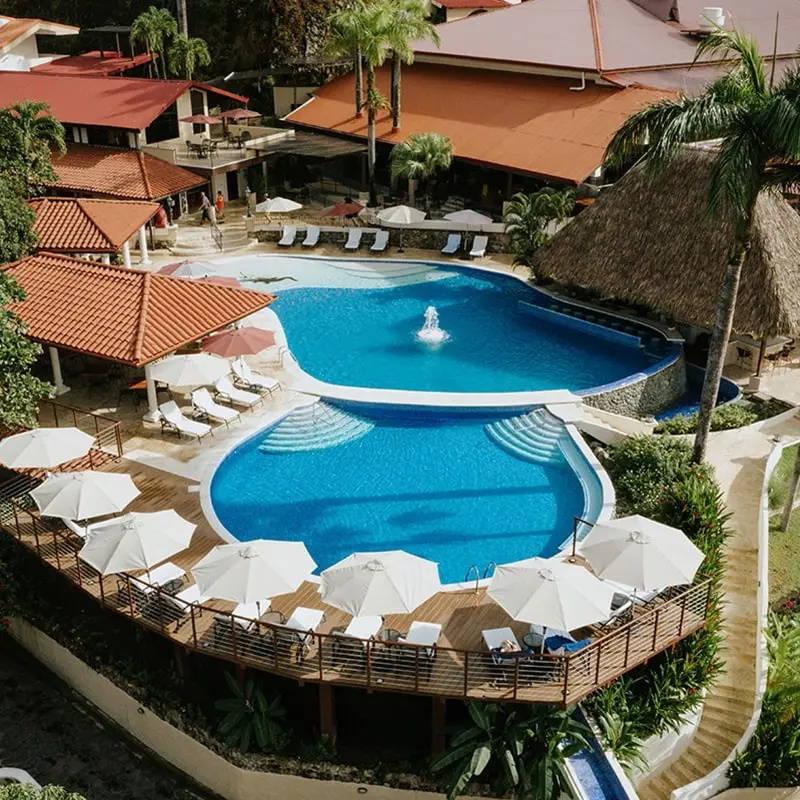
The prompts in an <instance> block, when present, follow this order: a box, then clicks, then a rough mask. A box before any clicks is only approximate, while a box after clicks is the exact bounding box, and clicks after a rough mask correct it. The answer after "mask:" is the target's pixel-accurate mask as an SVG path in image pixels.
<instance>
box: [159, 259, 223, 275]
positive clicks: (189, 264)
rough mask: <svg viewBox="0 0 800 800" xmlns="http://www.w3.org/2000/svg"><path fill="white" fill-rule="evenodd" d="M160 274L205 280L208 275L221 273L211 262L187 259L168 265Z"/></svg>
mask: <svg viewBox="0 0 800 800" xmlns="http://www.w3.org/2000/svg"><path fill="white" fill-rule="evenodd" d="M158 272H159V274H160V275H172V276H173V277H174V278H204V277H206V276H207V275H215V274H216V273H217V272H219V268H218V267H217V265H216V264H213V263H212V262H211V261H201V260H199V259H194V258H187V259H185V260H183V261H178V262H177V263H175V264H168V265H167V266H166V267H162V268H161V269H160V270H158Z"/></svg>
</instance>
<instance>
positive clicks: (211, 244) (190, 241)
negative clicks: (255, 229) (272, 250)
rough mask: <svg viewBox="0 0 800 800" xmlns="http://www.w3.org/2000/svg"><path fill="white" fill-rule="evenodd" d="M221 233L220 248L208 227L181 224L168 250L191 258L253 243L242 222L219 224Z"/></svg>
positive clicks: (236, 249)
mask: <svg viewBox="0 0 800 800" xmlns="http://www.w3.org/2000/svg"><path fill="white" fill-rule="evenodd" d="M219 230H220V233H221V234H222V250H220V248H219V247H218V245H217V243H216V242H215V241H214V238H213V237H212V235H211V230H210V228H209V227H208V226H207V225H206V226H200V227H195V226H188V225H187V226H182V227H180V228H178V238H177V241H176V242H175V244H174V245H173V246H172V247H171V248H170V251H171V252H172V254H173V255H175V256H182V257H183V258H193V257H200V256H212V255H219V254H220V252H223V253H235V252H237V251H239V250H244V249H246V248H248V247H250V246H252V245H254V244H256V240H255V239H251V238H250V237H249V236H248V234H247V230H246V229H245V226H244V224H243V223H242V222H228V223H224V224H222V225H220V226H219Z"/></svg>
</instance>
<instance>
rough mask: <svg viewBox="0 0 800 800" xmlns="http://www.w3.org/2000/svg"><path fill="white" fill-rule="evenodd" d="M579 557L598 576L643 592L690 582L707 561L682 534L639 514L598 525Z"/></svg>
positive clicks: (582, 547)
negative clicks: (587, 563) (704, 560)
mask: <svg viewBox="0 0 800 800" xmlns="http://www.w3.org/2000/svg"><path fill="white" fill-rule="evenodd" d="M580 555H582V556H583V557H584V558H585V559H586V561H588V562H589V564H590V565H591V567H592V569H593V570H594V572H595V574H596V575H598V576H599V577H601V578H605V579H607V580H610V581H618V582H619V583H624V584H627V585H628V586H633V587H634V588H636V589H641V590H643V591H648V590H651V589H662V588H664V587H666V586H682V585H683V584H686V583H691V582H692V580H693V579H694V576H695V573H696V572H697V570H698V568H699V567H700V564H702V563H703V559H704V558H705V556H704V555H703V552H702V551H701V550H700V549H699V548H697V547H696V546H695V545H694V544H693V543H692V542H691V541H690V540H689V538H688V537H687V536H686V534H685V533H684V532H683V531H681V530H679V529H678V528H671V527H670V526H669V525H664V524H662V523H661V522H656V521H655V520H652V519H648V518H647V517H642V516H639V515H638V514H636V515H634V516H631V517H621V518H620V519H615V520H612V521H611V522H604V523H601V524H599V525H595V526H594V528H592V530H591V531H589V533H588V535H587V536H586V538H585V539H584V540H583V542H582V544H581V546H580Z"/></svg>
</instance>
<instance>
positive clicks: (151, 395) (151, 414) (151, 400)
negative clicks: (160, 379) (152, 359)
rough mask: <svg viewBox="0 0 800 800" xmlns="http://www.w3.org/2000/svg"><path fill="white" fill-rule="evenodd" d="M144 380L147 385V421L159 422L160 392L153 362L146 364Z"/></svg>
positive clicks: (145, 417)
mask: <svg viewBox="0 0 800 800" xmlns="http://www.w3.org/2000/svg"><path fill="white" fill-rule="evenodd" d="M144 381H145V386H146V387H147V413H146V414H145V415H144V420H145V422H158V420H159V418H160V414H159V411H158V392H157V391H156V382H155V381H154V380H153V375H152V364H145V365H144Z"/></svg>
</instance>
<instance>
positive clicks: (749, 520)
mask: <svg viewBox="0 0 800 800" xmlns="http://www.w3.org/2000/svg"><path fill="white" fill-rule="evenodd" d="M774 436H787V437H795V436H800V420H798V419H796V418H794V419H791V420H789V421H788V422H782V423H778V424H776V425H774V426H771V427H769V428H762V429H761V430H752V429H748V428H742V429H739V430H733V431H722V432H719V433H714V434H712V435H711V441H710V444H709V449H708V461H709V462H710V463H711V464H713V466H714V469H715V470H716V474H717V479H718V480H719V482H720V485H721V486H722V487H723V491H724V492H725V502H726V504H727V506H728V510H729V511H730V512H731V514H732V517H731V521H730V527H731V529H732V532H733V533H732V535H731V537H730V538H729V539H728V542H727V544H726V554H727V565H726V570H725V579H724V581H723V592H724V595H725V606H724V610H723V634H724V637H725V653H724V657H725V673H724V674H723V675H722V676H721V677H720V679H719V682H718V683H717V685H716V686H715V687H714V689H713V690H712V691H711V692H710V693H709V695H708V697H707V698H706V702H705V705H704V707H703V713H702V717H701V719H700V724H699V726H698V728H697V731H696V733H695V736H694V738H693V739H692V741H691V742H690V744H689V746H688V747H687V748H686V750H685V751H684V752H683V753H682V754H681V755H680V756H679V757H678V758H677V759H676V760H675V761H673V762H672V763H670V764H668V765H666V766H665V767H664V768H663V769H661V770H659V771H658V772H656V773H655V774H654V775H652V776H650V777H649V778H648V779H647V780H645V781H644V782H643V783H642V784H641V785H640V786H639V789H638V792H639V797H640V798H641V800H668V798H669V797H670V795H671V793H672V791H673V790H674V789H677V788H679V787H681V786H685V785H686V784H688V783H692V782H693V781H696V780H697V779H699V778H702V777H704V776H705V775H707V774H708V773H709V772H711V771H712V770H713V769H715V768H716V767H718V766H719V765H720V764H721V763H722V762H723V761H724V760H725V759H726V758H727V757H728V756H729V755H730V753H731V751H732V750H733V748H734V747H735V746H736V744H737V743H738V741H739V739H740V738H741V736H742V735H743V734H744V732H745V729H746V728H747V725H748V724H749V722H750V717H751V716H752V713H753V707H754V702H755V691H756V667H755V665H756V641H757V636H758V630H757V627H758V626H757V593H758V520H759V513H760V504H761V486H762V483H763V480H764V468H765V466H766V460H767V457H768V456H769V454H770V452H771V451H772V449H773V447H774V445H775V442H774V440H773V437H774Z"/></svg>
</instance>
